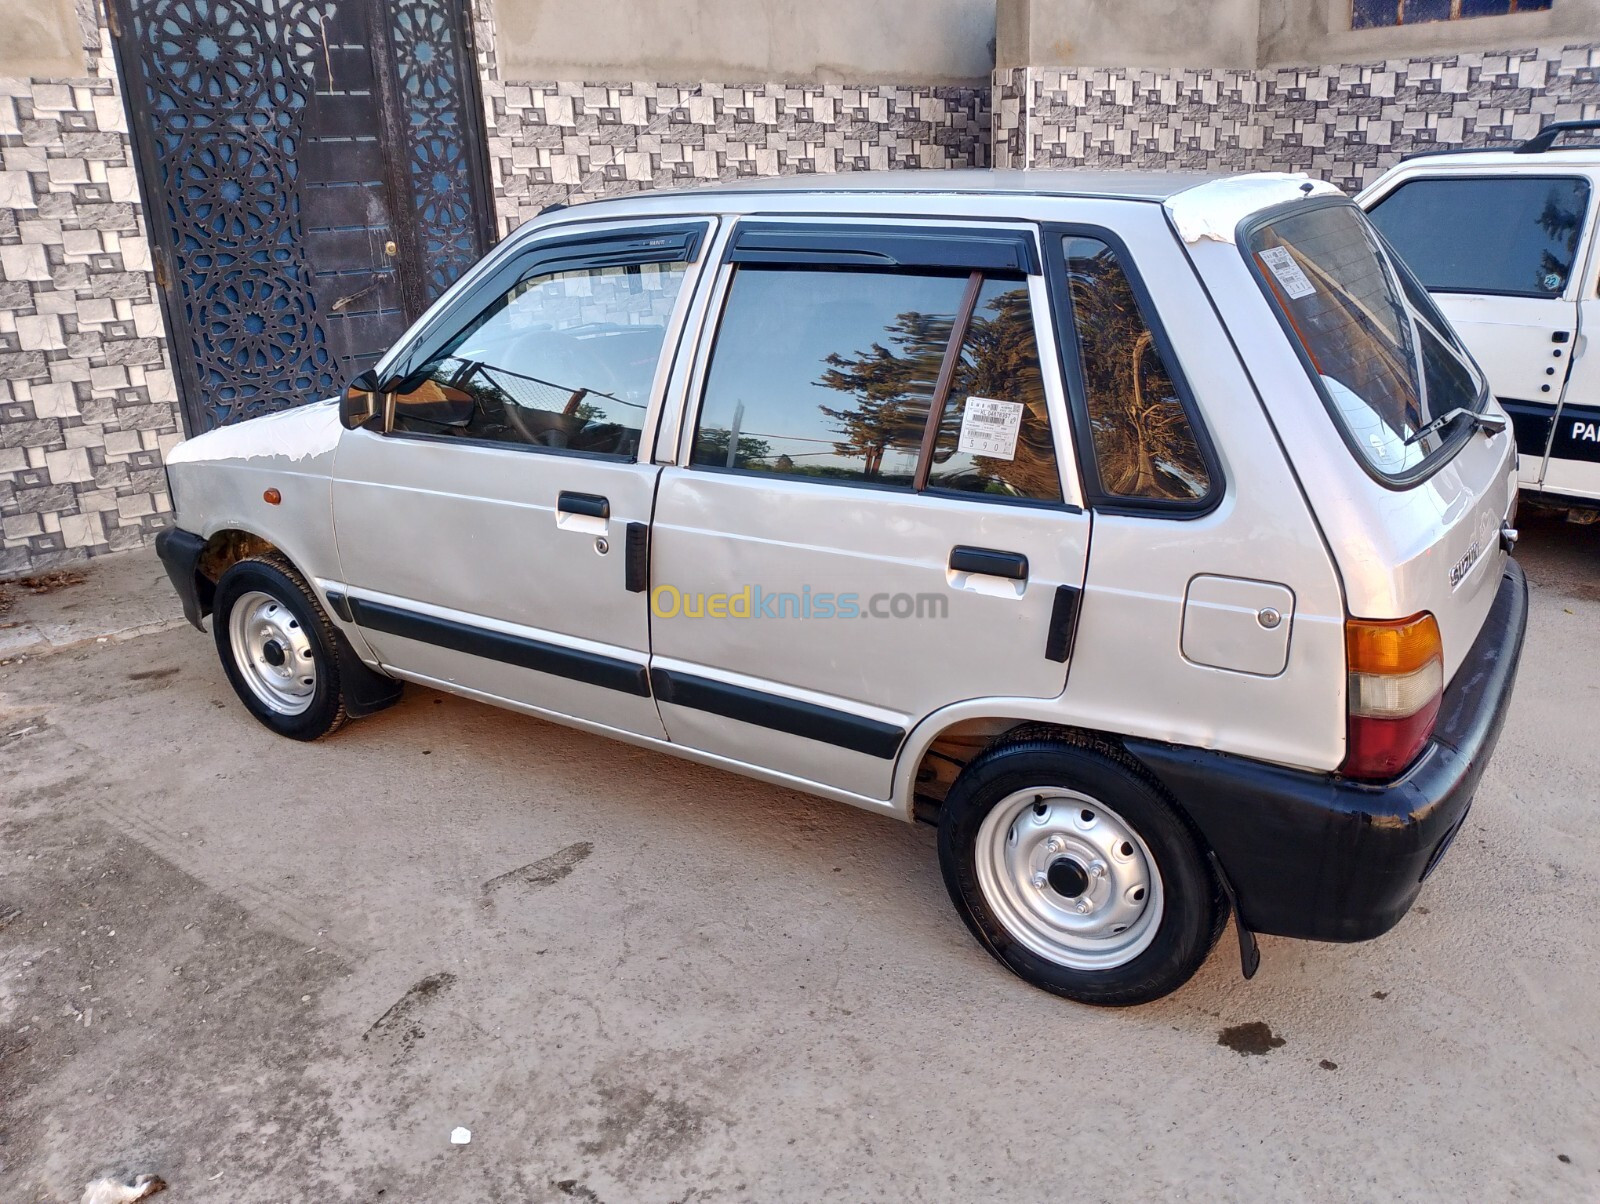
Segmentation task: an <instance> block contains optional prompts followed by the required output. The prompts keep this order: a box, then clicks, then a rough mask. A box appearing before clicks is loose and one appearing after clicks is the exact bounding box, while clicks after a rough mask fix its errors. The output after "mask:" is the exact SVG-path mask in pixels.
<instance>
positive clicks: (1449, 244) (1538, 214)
mask: <svg viewBox="0 0 1600 1204" xmlns="http://www.w3.org/2000/svg"><path fill="white" fill-rule="evenodd" d="M1588 208H1589V182H1588V181H1587V180H1583V179H1575V178H1570V177H1548V176H1504V177H1499V178H1493V179H1485V178H1473V177H1470V176H1462V177H1457V178H1455V179H1434V180H1412V181H1410V182H1408V183H1405V184H1402V185H1400V187H1398V188H1396V189H1395V190H1394V191H1393V192H1391V193H1390V194H1389V195H1388V196H1386V197H1384V198H1383V200H1381V201H1379V202H1378V203H1377V204H1376V205H1374V206H1373V207H1372V210H1371V212H1370V213H1369V214H1368V216H1369V217H1370V218H1371V219H1372V224H1373V225H1375V226H1377V227H1378V229H1379V230H1380V231H1382V232H1383V236H1384V237H1385V238H1386V239H1388V240H1389V243H1390V245H1391V246H1393V247H1394V249H1395V250H1396V251H1398V252H1400V257H1401V258H1402V259H1404V260H1405V261H1406V264H1407V266H1409V267H1410V268H1411V270H1412V271H1413V272H1415V273H1416V274H1417V279H1419V280H1421V281H1422V283H1423V285H1424V286H1425V287H1427V288H1430V289H1434V290H1436V291H1438V292H1448V293H1490V294H1507V295H1512V296H1521V297H1554V296H1558V295H1560V294H1561V293H1562V292H1564V291H1565V290H1566V287H1567V281H1568V280H1569V279H1570V278H1571V275H1572V266H1573V260H1574V257H1575V256H1576V255H1577V251H1578V242H1579V238H1580V236H1581V235H1582V233H1583V222H1584V216H1585V214H1586V213H1587V212H1588Z"/></svg>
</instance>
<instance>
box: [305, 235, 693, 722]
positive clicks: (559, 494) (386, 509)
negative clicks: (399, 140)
mask: <svg viewBox="0 0 1600 1204" xmlns="http://www.w3.org/2000/svg"><path fill="white" fill-rule="evenodd" d="M707 229H708V223H707V222H705V221H703V220H692V221H679V222H675V223H623V224H616V223H612V224H602V223H593V222H588V223H583V224H582V225H581V227H571V228H569V229H568V232H567V233H565V234H563V233H560V232H557V233H553V234H551V235H549V236H548V237H546V238H544V239H541V240H540V241H539V242H537V243H535V244H533V245H532V246H531V247H529V248H528V249H527V250H525V251H523V252H521V253H519V254H517V255H515V256H512V257H510V258H508V259H507V260H506V261H505V262H503V263H500V264H498V265H497V266H496V267H495V268H493V269H492V270H491V271H490V273H489V275H488V276H486V277H485V278H484V279H483V280H482V281H481V282H480V283H479V284H478V285H477V286H475V287H474V288H473V289H472V290H470V291H469V292H468V293H467V294H465V295H464V296H462V297H461V298H460V299H459V300H458V301H457V302H456V303H455V304H454V306H453V310H452V312H451V313H449V314H447V315H444V316H443V317H442V318H441V320H440V321H439V323H437V325H436V326H435V330H436V331H437V332H438V333H435V334H430V335H428V336H427V339H426V341H425V342H424V343H422V344H420V345H418V346H416V347H413V348H408V349H405V350H404V351H402V352H401V354H400V357H399V359H398V361H397V364H396V366H395V368H394V369H393V372H394V374H395V376H396V377H397V378H401V379H399V381H398V384H397V385H396V386H395V392H394V393H393V394H392V395H391V396H390V398H389V401H388V404H387V406H386V409H387V411H388V415H387V419H386V420H384V421H381V422H380V424H379V425H380V426H381V427H383V428H384V429H381V430H379V429H374V430H366V429H363V430H356V431H350V432H347V433H346V434H345V435H344V437H343V441H342V442H341V444H340V447H339V455H338V458H337V460H336V462H335V465H334V472H335V479H334V484H333V515H334V530H335V535H336V538H337V540H338V546H339V559H340V563H341V565H342V571H343V575H344V578H345V579H344V581H343V582H341V583H337V584H338V585H340V586H342V587H343V592H344V593H345V594H346V597H347V598H348V605H349V608H350V614H351V618H352V619H353V620H354V621H355V622H356V623H357V624H358V625H359V626H360V627H361V629H362V631H363V634H364V635H365V637H366V640H367V643H368V644H369V645H370V646H371V647H372V649H373V651H374V652H375V653H376V654H377V656H378V658H379V660H380V661H381V662H382V663H383V665H384V666H385V667H386V668H388V669H390V670H391V671H392V672H394V673H396V674H397V675H399V676H402V677H407V678H410V679H412V680H417V681H423V682H427V683H431V684H435V685H439V686H442V687H445V688H448V689H451V690H455V691H458V692H463V693H468V694H474V695H478V696H481V697H484V698H488V699H491V700H494V701H500V702H510V703H513V704H516V705H518V706H521V707H524V708H527V709H532V710H536V711H540V712H544V713H548V714H552V715H558V716H566V717H575V718H578V719H581V720H585V721H587V722H589V723H593V724H598V725H602V726H604V727H606V728H609V729H612V730H616V731H622V732H631V733H636V734H641V735H648V736H654V737H657V738H662V737H663V736H664V735H665V733H664V732H663V730H662V727H661V721H660V719H659V717H658V716H657V714H656V709H655V703H654V702H653V701H652V699H651V696H650V688H649V682H648V677H647V673H646V668H647V662H648V658H649V650H650V629H649V614H648V611H647V595H646V586H647V584H648V582H647V578H646V573H647V567H646V562H645V559H644V556H645V554H646V550H647V538H646V537H647V534H648V529H649V526H648V525H649V522H650V511H651V504H652V502H653V500H654V495H655V486H656V477H657V474H658V473H659V471H660V470H659V469H658V468H656V467H655V466H654V465H652V464H650V463H649V462H648V461H649V456H648V454H646V455H645V456H644V457H643V458H642V459H641V456H640V448H641V446H642V445H647V444H648V441H649V439H650V438H651V435H652V432H653V427H654V422H655V414H656V406H657V401H656V399H657V398H658V397H659V395H660V390H661V384H660V382H659V379H658V378H660V377H661V376H662V374H663V371H664V369H663V365H664V364H665V363H668V362H670V354H668V353H670V350H671V349H672V348H673V347H674V346H675V345H676V341H677V337H678V336H677V330H678V327H679V326H680V325H681V323H682V316H681V314H682V310H683V307H684V305H685V304H686V301H687V297H688V295H689V292H690V290H691V288H692V284H693V276H694V272H695V263H696V261H697V259H698V258H699V254H700V249H701V247H703V245H704V242H705V236H706V233H707ZM330 584H333V583H330Z"/></svg>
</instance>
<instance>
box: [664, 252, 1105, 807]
mask: <svg viewBox="0 0 1600 1204" xmlns="http://www.w3.org/2000/svg"><path fill="white" fill-rule="evenodd" d="M729 260H730V262H728V263H727V264H725V265H724V266H723V268H722V269H721V276H720V279H719V281H718V290H719V295H718V297H717V298H715V299H714V300H713V302H712V312H713V313H719V312H720V314H721V318H720V321H719V324H718V329H717V330H716V332H715V336H714V340H713V341H712V342H711V345H710V347H709V350H708V352H706V353H705V354H704V356H703V362H702V364H701V365H700V366H699V368H698V369H697V380H698V381H699V382H700V384H699V386H698V389H697V394H698V406H691V412H690V415H689V418H688V420H687V421H686V423H685V426H686V430H685V432H684V434H683V437H682V440H681V446H680V448H679V451H678V455H677V457H676V458H677V461H678V465H677V466H675V467H667V468H664V469H663V470H662V476H661V484H660V487H659V490H658V495H657V500H656V517H655V525H654V532H653V534H654V547H653V563H652V572H651V585H652V592H651V613H652V617H653V621H652V631H653V647H654V655H653V657H652V660H651V681H652V684H653V685H654V687H655V691H656V696H657V701H658V703H659V705H660V710H661V715H662V718H663V720H664V722H665V724H666V727H667V731H668V733H669V735H670V736H671V739H672V740H673V742H674V743H677V744H683V745H687V746H689V747H691V748H694V749H697V750H700V751H702V752H706V753H711V754H713V755H716V756H719V757H725V758H728V759H731V760H734V761H741V762H749V763H754V764H757V765H760V766H762V767H764V768H767V769H771V770H777V771H779V772H781V773H786V774H789V775H792V776H793V777H795V778H797V779H802V780H805V781H808V782H817V783H821V784H823V785H826V786H829V787H832V788H834V789H837V790H842V791H848V792H851V793H853V794H856V795H859V796H864V797H867V798H873V799H883V798H887V797H888V796H889V793H890V787H891V781H892V777H893V770H894V764H895V757H896V754H897V752H898V750H899V747H900V744H901V741H902V739H903V738H904V736H905V734H906V733H907V732H908V731H909V729H910V728H911V726H912V725H914V724H915V723H916V722H917V721H919V720H920V719H922V718H923V717H925V716H926V715H928V714H930V713H931V712H933V711H935V710H937V709H939V708H940V707H943V706H947V705H949V704H951V703H955V702H959V701H961V700H963V699H968V698H973V697H981V696H1018V695H1020V696H1026V697H1033V698H1040V697H1053V696H1055V695H1057V694H1059V693H1060V692H1061V691H1062V689H1063V687H1064V684H1065V681H1066V664H1065V661H1066V657H1067V643H1066V636H1067V635H1068V634H1069V624H1070V619H1071V615H1072V613H1073V611H1074V603H1075V601H1076V595H1077V591H1078V589H1079V587H1080V586H1081V584H1082V581H1083V573H1084V563H1085V557H1086V554H1087V549H1088V542H1089V519H1088V516H1087V515H1086V514H1085V513H1084V512H1083V511H1082V510H1081V509H1079V508H1078V507H1076V506H1074V505H1071V504H1070V503H1071V501H1072V497H1071V496H1064V493H1063V481H1062V475H1061V473H1060V472H1059V470H1058V469H1059V465H1061V464H1065V463H1070V462H1071V460H1070V455H1069V452H1068V449H1067V445H1066V443H1065V437H1066V422H1065V416H1064V408H1063V402H1062V394H1061V391H1060V389H1059V387H1058V380H1057V376H1056V374H1055V367H1054V365H1055V363H1056V359H1055V355H1054V351H1053V344H1051V343H1050V342H1049V338H1050V331H1049V328H1048V326H1047V325H1044V324H1041V325H1037V326H1036V323H1035V318H1036V317H1040V318H1042V317H1043V316H1044V315H1045V314H1046V312H1047V310H1046V307H1045V305H1044V300H1043V299H1044V292H1043V278H1042V277H1041V276H1039V275H1038V274H1037V271H1038V268H1037V253H1036V250H1035V246H1034V242H1033V234H1032V232H1031V231H1023V230H1020V229H1017V228H1011V227H984V226H960V227H955V228H947V227H923V226H917V225H910V224H904V223H901V224H883V225H880V224H875V223H861V224H859V225H834V224H822V223H818V224H816V225H811V224H807V223H786V224H777V223H772V224H767V223H762V222H757V221H749V222H746V223H744V224H742V225H741V227H740V228H739V230H738V232H737V236H736V238H735V239H734V240H733V243H732V246H731V251H730V253H729ZM1041 347H1042V349H1043V354H1042V355H1041Z"/></svg>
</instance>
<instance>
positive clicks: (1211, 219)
mask: <svg viewBox="0 0 1600 1204" xmlns="http://www.w3.org/2000/svg"><path fill="white" fill-rule="evenodd" d="M1308 184H1309V185H1310V187H1309V188H1307V187H1306V185H1308ZM1343 195H1344V194H1343V193H1342V192H1340V191H1339V189H1337V188H1335V187H1334V186H1333V185H1332V184H1330V183H1328V182H1327V181H1326V180H1313V179H1312V178H1311V177H1310V176H1308V175H1306V173H1305V172H1303V171H1294V172H1290V171H1258V172H1253V173H1251V174H1250V175H1245V176H1227V177H1225V178H1223V179H1221V180H1210V181H1208V182H1206V183H1204V184H1197V185H1196V186H1195V187H1193V188H1188V189H1185V190H1184V191H1182V192H1180V193H1178V194H1177V195H1176V196H1172V197H1168V198H1167V201H1166V204H1165V208H1166V211H1167V214H1168V216H1170V217H1171V218H1172V224H1173V225H1174V226H1175V227H1176V228H1177V231H1178V237H1179V238H1181V239H1183V241H1184V242H1186V243H1197V242H1199V241H1200V240H1201V239H1206V238H1209V239H1212V240H1213V241H1215V242H1225V243H1232V242H1233V232H1234V230H1235V229H1237V228H1238V225H1239V223H1240V222H1241V221H1242V220H1243V219H1244V218H1245V217H1247V216H1249V215H1250V214H1252V213H1256V212H1258V211H1259V210H1262V209H1266V208H1268V207H1269V206H1272V205H1281V204H1283V202H1284V201H1292V200H1296V199H1298V198H1300V197H1313V196H1343Z"/></svg>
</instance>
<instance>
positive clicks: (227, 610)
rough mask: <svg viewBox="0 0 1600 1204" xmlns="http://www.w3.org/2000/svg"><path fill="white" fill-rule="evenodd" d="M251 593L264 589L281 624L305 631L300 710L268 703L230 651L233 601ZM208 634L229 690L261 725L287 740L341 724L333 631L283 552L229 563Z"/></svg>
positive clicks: (328, 730)
mask: <svg viewBox="0 0 1600 1204" xmlns="http://www.w3.org/2000/svg"><path fill="white" fill-rule="evenodd" d="M254 594H265V595H267V596H268V597H270V598H272V599H275V600H276V601H277V602H278V603H280V604H281V605H282V607H283V608H284V609H285V610H287V611H288V612H289V615H290V616H292V618H286V619H285V620H284V622H285V624H286V626H289V627H292V628H293V629H294V630H295V631H299V632H303V633H304V635H305V638H306V643H307V645H308V649H307V650H308V651H309V656H310V662H311V666H312V668H313V670H314V680H315V685H314V687H313V688H312V690H311V693H310V696H309V699H308V700H307V701H306V703H305V706H304V709H303V710H299V711H296V712H293V713H290V712H289V711H288V710H286V709H284V708H282V707H277V706H274V705H273V704H272V703H271V702H270V701H269V700H268V698H267V697H265V696H264V695H263V694H262V693H259V692H258V691H257V689H255V688H253V687H252V686H251V684H250V680H249V675H248V673H247V672H246V670H245V669H243V668H242V667H241V666H240V664H239V662H238V660H237V658H236V656H235V653H234V647H233V640H232V638H231V636H230V627H231V620H232V617H233V611H234V607H235V606H236V604H237V603H238V602H239V600H240V599H241V598H244V597H246V596H247V595H254ZM211 634H212V637H213V639H214V640H215V641H216V645H217V655H218V656H219V657H221V659H222V668H223V670H224V671H225V672H226V673H227V675H228V681H229V682H230V683H231V684H232V686H233V690H234V693H236V694H237V695H238V696H239V700H240V701H241V702H243V703H244V705H245V709H246V710H248V711H249V712H250V713H251V714H252V715H254V716H255V717H256V718H257V719H259V720H260V721H261V722H262V723H263V724H264V725H265V726H267V727H269V728H271V729H272V730H273V731H275V732H277V733H278V734H279V735H280V736H288V737H289V738H290V739H291V740H317V739H320V738H321V737H323V736H327V735H331V734H332V733H333V732H336V731H338V730H339V729H340V728H341V727H343V726H344V724H345V722H346V719H347V718H348V716H347V715H346V713H345V705H344V691H343V688H342V686H341V683H340V680H339V656H338V640H339V633H338V631H337V630H336V629H335V628H334V626H333V623H332V622H331V621H330V620H329V619H328V616H327V615H326V614H325V613H324V612H323V609H322V606H321V604H320V603H318V601H317V597H316V595H315V594H313V593H312V592H311V587H310V586H308V585H307V584H306V583H305V581H304V579H302V578H301V576H300V574H299V573H297V572H295V570H294V567H293V566H292V565H291V564H290V563H289V562H288V561H287V560H285V559H284V558H283V557H281V556H277V555H273V554H271V553H268V554H265V555H261V556H252V557H250V558H249V559H247V560H241V561H238V562H237V563H235V564H233V565H231V566H229V568H228V569H227V571H226V572H224V573H223V574H222V578H221V580H219V581H218V582H217V592H216V598H215V601H214V602H213V605H212V618H211ZM296 705H298V704H296Z"/></svg>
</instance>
